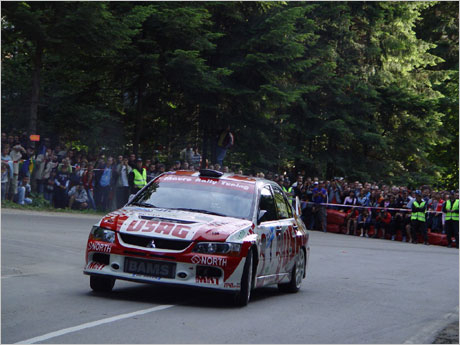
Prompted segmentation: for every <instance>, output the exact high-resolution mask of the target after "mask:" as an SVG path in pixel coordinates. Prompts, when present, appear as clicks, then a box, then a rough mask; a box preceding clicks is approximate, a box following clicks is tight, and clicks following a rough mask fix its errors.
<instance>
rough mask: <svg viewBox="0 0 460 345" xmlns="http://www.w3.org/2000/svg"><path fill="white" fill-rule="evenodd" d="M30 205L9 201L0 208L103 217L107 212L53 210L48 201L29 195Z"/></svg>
mask: <svg viewBox="0 0 460 345" xmlns="http://www.w3.org/2000/svg"><path fill="white" fill-rule="evenodd" d="M30 197H31V199H32V204H30V205H19V204H17V203H15V202H12V201H9V200H3V201H2V208H13V209H17V210H30V211H43V212H59V213H74V214H94V215H101V216H103V215H105V214H107V212H101V211H94V210H91V209H89V210H82V211H80V210H71V209H70V208H65V209H62V208H54V207H53V206H51V204H50V203H49V201H48V200H46V199H45V198H43V196H42V195H38V194H34V193H32V194H31V196H30Z"/></svg>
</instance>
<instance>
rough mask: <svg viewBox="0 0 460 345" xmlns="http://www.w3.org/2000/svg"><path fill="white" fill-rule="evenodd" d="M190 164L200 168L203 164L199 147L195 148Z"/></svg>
mask: <svg viewBox="0 0 460 345" xmlns="http://www.w3.org/2000/svg"><path fill="white" fill-rule="evenodd" d="M190 164H192V165H194V166H195V167H200V164H201V155H200V154H199V152H198V147H197V146H195V148H194V149H193V154H192V157H191V159H190Z"/></svg>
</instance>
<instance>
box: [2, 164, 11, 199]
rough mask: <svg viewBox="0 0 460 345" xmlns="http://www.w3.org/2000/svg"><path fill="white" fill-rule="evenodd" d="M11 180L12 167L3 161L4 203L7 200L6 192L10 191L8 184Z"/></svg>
mask: <svg viewBox="0 0 460 345" xmlns="http://www.w3.org/2000/svg"><path fill="white" fill-rule="evenodd" d="M9 180H10V167H9V166H8V163H6V162H4V161H2V201H4V200H5V199H6V192H7V190H8V182H9Z"/></svg>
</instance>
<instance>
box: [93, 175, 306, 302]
mask: <svg viewBox="0 0 460 345" xmlns="http://www.w3.org/2000/svg"><path fill="white" fill-rule="evenodd" d="M297 202H298V199H297ZM297 210H298V209H297ZM308 238H309V235H308V233H307V230H306V228H305V225H304V223H303V222H302V220H301V219H300V218H299V216H298V211H296V210H295V209H294V208H293V207H291V205H290V203H289V201H288V199H287V198H286V195H285V194H284V193H283V191H282V189H281V188H280V187H279V185H278V184H276V183H275V182H273V181H269V180H265V179H260V178H252V177H245V176H241V175H233V174H223V173H221V172H218V171H214V170H201V171H200V172H192V171H176V172H169V173H165V174H163V175H160V176H158V177H157V178H156V179H154V180H153V181H151V182H150V183H149V184H148V185H147V186H145V187H144V188H143V189H142V190H141V191H139V193H137V194H136V196H135V197H134V198H133V199H132V200H131V201H130V202H129V203H128V204H127V205H126V206H125V207H123V208H122V209H120V210H117V211H114V212H111V213H109V214H108V215H107V216H105V217H104V218H102V220H101V221H100V222H99V223H97V224H96V225H94V226H93V228H92V230H91V233H90V235H89V238H88V245H87V249H86V266H85V269H84V273H85V274H88V275H90V285H91V288H92V289H93V290H95V291H111V290H112V288H113V286H114V283H115V280H116V279H123V280H130V281H135V282H142V283H168V284H180V285H189V286H195V287H206V288H214V289H219V290H223V291H230V292H234V293H235V301H236V302H237V304H239V305H246V304H247V303H248V301H249V298H250V294H251V290H252V289H253V288H258V287H262V286H266V285H270V284H278V286H279V288H280V289H281V290H283V291H289V292H296V291H298V290H299V288H300V285H301V283H302V279H303V278H304V277H305V275H306V267H307V262H308V257H309V252H310V247H309V242H308Z"/></svg>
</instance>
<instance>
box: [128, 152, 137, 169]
mask: <svg viewBox="0 0 460 345" xmlns="http://www.w3.org/2000/svg"><path fill="white" fill-rule="evenodd" d="M128 165H129V166H130V167H131V169H135V168H136V155H135V154H134V153H130V154H129V159H128Z"/></svg>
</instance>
